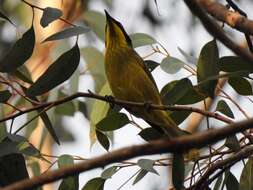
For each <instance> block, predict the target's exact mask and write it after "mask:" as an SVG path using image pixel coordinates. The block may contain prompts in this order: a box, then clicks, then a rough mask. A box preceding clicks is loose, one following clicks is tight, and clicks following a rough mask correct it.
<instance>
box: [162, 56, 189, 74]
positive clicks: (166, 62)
mask: <svg viewBox="0 0 253 190" xmlns="http://www.w3.org/2000/svg"><path fill="white" fill-rule="evenodd" d="M184 65H185V63H184V62H183V61H181V60H179V59H177V58H175V57H171V56H168V57H165V58H164V59H163V60H162V62H161V69H162V70H163V71H165V72H166V73H169V74H175V73H177V72H178V71H179V70H180V69H181V68H182V67H183V66H184Z"/></svg>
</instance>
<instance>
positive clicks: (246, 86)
mask: <svg viewBox="0 0 253 190" xmlns="http://www.w3.org/2000/svg"><path fill="white" fill-rule="evenodd" d="M228 83H229V84H230V85H231V86H232V88H233V89H234V90H235V91H236V92H237V93H238V94H240V95H244V96H248V95H252V86H251V84H250V83H249V81H248V80H247V79H245V78H242V77H230V78H229V79H228Z"/></svg>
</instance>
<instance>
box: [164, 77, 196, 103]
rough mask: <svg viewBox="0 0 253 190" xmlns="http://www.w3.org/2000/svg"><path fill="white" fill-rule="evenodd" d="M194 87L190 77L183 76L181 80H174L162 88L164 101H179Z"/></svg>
mask: <svg viewBox="0 0 253 190" xmlns="http://www.w3.org/2000/svg"><path fill="white" fill-rule="evenodd" d="M191 88H192V83H191V81H190V80H189V79H188V78H183V79H181V80H179V81H172V82H170V83H168V84H167V85H165V86H164V87H163V88H162V90H161V93H160V94H161V98H162V102H163V103H164V104H166V105H171V104H175V103H177V102H178V101H179V100H180V99H181V98H182V97H184V95H186V93H187V92H188V90H189V89H191Z"/></svg>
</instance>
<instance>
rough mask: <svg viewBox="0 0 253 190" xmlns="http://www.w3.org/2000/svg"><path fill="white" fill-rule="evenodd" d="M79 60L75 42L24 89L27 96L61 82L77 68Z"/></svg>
mask: <svg viewBox="0 0 253 190" xmlns="http://www.w3.org/2000/svg"><path fill="white" fill-rule="evenodd" d="M79 60H80V51H79V47H78V45H77V44H76V45H75V46H74V47H73V48H72V49H70V50H69V51H67V52H65V53H64V54H62V55H61V56H60V57H59V58H58V59H57V60H56V61H55V62H54V63H53V64H52V65H50V66H49V68H48V69H47V70H46V71H45V72H44V73H43V74H42V75H41V76H40V77H39V78H38V80H37V81H36V82H35V83H34V84H33V85H32V86H31V87H30V88H28V90H27V91H26V95H27V96H38V95H41V94H43V93H45V92H48V91H50V90H51V89H53V88H54V87H56V86H58V85H59V84H61V83H63V82H64V81H66V80H67V79H69V77H70V76H71V75H72V74H73V73H74V71H75V70H76V69H77V67H78V64H79Z"/></svg>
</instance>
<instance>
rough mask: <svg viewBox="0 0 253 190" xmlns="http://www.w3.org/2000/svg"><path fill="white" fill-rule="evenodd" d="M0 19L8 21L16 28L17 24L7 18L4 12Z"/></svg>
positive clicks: (0, 14) (0, 13)
mask: <svg viewBox="0 0 253 190" xmlns="http://www.w3.org/2000/svg"><path fill="white" fill-rule="evenodd" d="M0 18H2V19H4V20H7V21H8V22H9V23H11V24H12V25H14V26H15V24H14V23H13V22H12V21H11V20H10V19H9V18H8V17H7V16H5V15H4V14H3V13H2V12H0Z"/></svg>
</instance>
